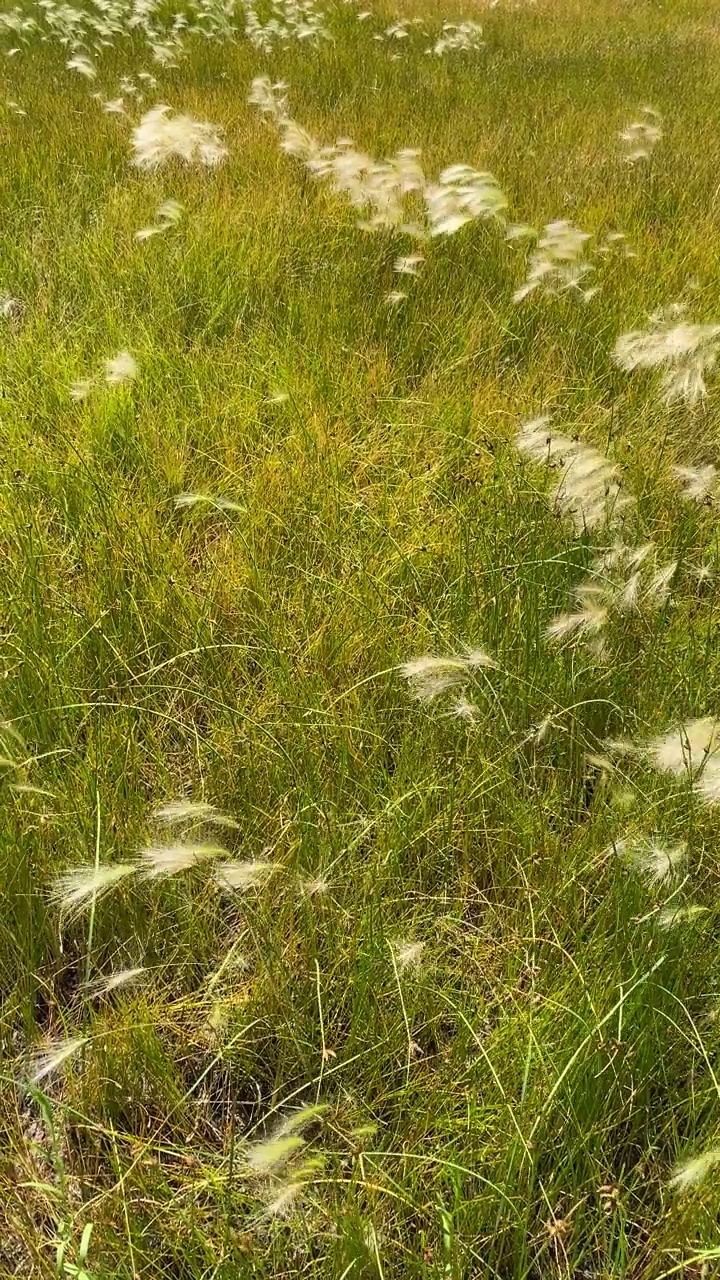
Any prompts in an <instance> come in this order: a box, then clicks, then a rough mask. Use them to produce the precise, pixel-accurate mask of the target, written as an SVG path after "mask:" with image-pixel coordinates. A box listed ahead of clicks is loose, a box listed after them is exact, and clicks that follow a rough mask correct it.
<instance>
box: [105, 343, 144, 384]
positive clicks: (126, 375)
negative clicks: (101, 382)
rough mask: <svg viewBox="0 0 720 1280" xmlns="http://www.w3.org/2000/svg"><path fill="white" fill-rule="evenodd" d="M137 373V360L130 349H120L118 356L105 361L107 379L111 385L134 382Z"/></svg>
mask: <svg viewBox="0 0 720 1280" xmlns="http://www.w3.org/2000/svg"><path fill="white" fill-rule="evenodd" d="M137 373H138V367H137V361H136V360H134V359H133V357H132V356H131V355H130V352H129V351H118V353H117V355H116V356H112V358H111V359H110V360H106V361H105V381H106V382H107V384H108V386H110V387H122V386H126V385H127V383H129V382H134V380H135V378H136V377H137Z"/></svg>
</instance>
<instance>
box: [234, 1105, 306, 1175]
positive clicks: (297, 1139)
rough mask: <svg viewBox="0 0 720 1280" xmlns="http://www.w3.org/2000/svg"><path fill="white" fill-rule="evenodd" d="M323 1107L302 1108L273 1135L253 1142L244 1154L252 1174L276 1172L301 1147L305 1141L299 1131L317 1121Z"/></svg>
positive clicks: (287, 1119)
mask: <svg viewBox="0 0 720 1280" xmlns="http://www.w3.org/2000/svg"><path fill="white" fill-rule="evenodd" d="M324 1109H325V1108H324V1107H321V1106H315V1107H304V1108H303V1109H302V1110H301V1111H296V1112H294V1113H293V1114H292V1115H290V1116H288V1117H287V1118H286V1119H285V1120H283V1121H281V1122H280V1124H278V1125H277V1126H276V1128H275V1129H274V1131H273V1133H272V1134H271V1135H270V1136H269V1137H268V1138H265V1139H263V1140H262V1141H261V1142H255V1143H253V1144H252V1145H251V1146H250V1147H248V1148H247V1150H246V1152H245V1162H246V1164H247V1165H248V1167H249V1168H250V1169H251V1170H252V1172H253V1173H258V1174H268V1173H272V1172H275V1171H277V1170H278V1169H279V1168H281V1167H282V1166H283V1165H285V1164H287V1162H288V1160H289V1159H290V1158H291V1157H292V1156H293V1155H294V1154H295V1153H296V1152H297V1151H299V1150H300V1149H301V1148H302V1147H304V1146H305V1139H304V1138H303V1137H302V1134H301V1132H300V1131H301V1130H302V1129H303V1128H304V1126H305V1125H307V1124H309V1123H310V1122H311V1121H312V1120H315V1119H317V1117H318V1116H319V1115H321V1114H322V1112H323V1111H324Z"/></svg>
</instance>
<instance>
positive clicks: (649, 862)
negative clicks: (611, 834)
mask: <svg viewBox="0 0 720 1280" xmlns="http://www.w3.org/2000/svg"><path fill="white" fill-rule="evenodd" d="M612 848H613V850H614V851H615V853H617V854H618V855H619V856H620V857H622V858H624V859H626V860H627V861H628V862H630V863H631V865H632V866H634V868H635V870H636V871H637V872H638V874H639V875H641V876H642V877H643V879H644V880H646V881H647V882H648V884H651V885H661V884H665V883H666V882H667V881H668V880H673V879H675V878H676V877H677V876H678V875H679V874H680V872H681V871H682V869H683V866H684V864H685V862H686V860H687V845H686V844H685V842H684V841H683V842H681V843H680V844H675V845H670V844H667V843H666V842H665V841H663V840H662V839H660V838H659V837H657V836H651V837H630V838H629V839H626V840H615V841H613V845H612Z"/></svg>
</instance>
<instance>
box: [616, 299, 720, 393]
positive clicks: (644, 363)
mask: <svg viewBox="0 0 720 1280" xmlns="http://www.w3.org/2000/svg"><path fill="white" fill-rule="evenodd" d="M682 310H683V309H682V307H680V306H673V307H670V308H668V309H666V310H665V311H661V312H656V313H655V314H654V315H652V316H651V317H650V328H649V329H631V330H630V332H629V333H624V334H622V335H621V336H620V337H619V338H618V340H617V342H616V343H615V348H614V351H613V359H614V361H615V363H616V364H617V365H619V367H620V368H621V369H624V370H625V371H626V372H627V373H632V372H633V371H634V370H636V369H662V371H663V372H662V377H661V379H660V387H661V390H662V399H663V401H664V403H665V404H672V403H673V402H674V401H676V400H683V401H685V402H686V403H688V404H695V403H696V402H697V401H698V400H702V399H703V398H704V397H705V396H706V395H707V384H706V381H705V379H706V377H707V375H708V374H709V373H711V372H712V370H713V369H714V368H715V365H716V364H717V360H718V355H719V354H720V324H688V323H687V322H685V321H681V322H680V323H677V319H678V316H679V315H680V314H682Z"/></svg>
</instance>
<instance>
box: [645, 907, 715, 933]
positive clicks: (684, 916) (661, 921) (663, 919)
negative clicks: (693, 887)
mask: <svg viewBox="0 0 720 1280" xmlns="http://www.w3.org/2000/svg"><path fill="white" fill-rule="evenodd" d="M706 911H707V907H700V906H698V905H697V904H696V903H690V904H689V905H688V906H684V907H676V906H673V905H672V904H671V905H670V906H669V907H663V909H662V911H659V912H658V913H657V915H656V916H655V917H654V918H655V920H656V921H657V924H658V926H659V928H661V929H674V928H675V926H676V925H679V924H688V923H689V922H690V921H691V920H696V919H697V917H698V916H701V915H704V914H705V912H706Z"/></svg>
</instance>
